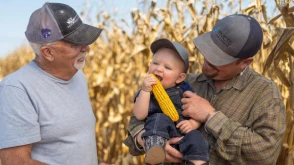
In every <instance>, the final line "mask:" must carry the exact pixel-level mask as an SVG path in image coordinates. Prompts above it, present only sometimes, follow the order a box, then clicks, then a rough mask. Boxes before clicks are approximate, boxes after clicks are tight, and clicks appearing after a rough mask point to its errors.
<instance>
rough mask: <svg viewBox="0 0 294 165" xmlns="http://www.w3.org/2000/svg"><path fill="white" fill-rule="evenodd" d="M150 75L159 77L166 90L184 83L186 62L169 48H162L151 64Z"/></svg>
mask: <svg viewBox="0 0 294 165" xmlns="http://www.w3.org/2000/svg"><path fill="white" fill-rule="evenodd" d="M149 73H153V74H154V75H156V76H157V78H158V79H159V80H160V81H161V83H162V86H163V87H164V89H167V88H170V87H173V86H175V85H176V84H177V83H180V82H182V81H183V80H184V79H185V75H186V74H185V73H184V62H183V61H182V60H181V58H180V56H179V55H178V54H177V53H176V52H174V51H173V50H170V49H167V48H161V49H159V50H158V51H157V52H156V53H155V54H154V56H153V59H152V61H151V63H150V67H149ZM183 75H184V79H183Z"/></svg>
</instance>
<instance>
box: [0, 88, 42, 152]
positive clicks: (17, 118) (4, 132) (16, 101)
mask: <svg viewBox="0 0 294 165" xmlns="http://www.w3.org/2000/svg"><path fill="white" fill-rule="evenodd" d="M40 140H41V135H40V125H39V123H38V113H37V112H36V110H35V107H34V105H33V104H32V102H31V100H30V98H29V95H28V94H27V92H26V91H24V90H23V89H21V88H19V87H15V86H6V85H2V86H0V149H2V148H9V147H15V146H21V145H26V144H31V143H35V142H37V141H40Z"/></svg>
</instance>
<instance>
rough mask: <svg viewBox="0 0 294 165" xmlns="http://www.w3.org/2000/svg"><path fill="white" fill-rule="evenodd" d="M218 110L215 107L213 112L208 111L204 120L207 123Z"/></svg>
mask: <svg viewBox="0 0 294 165" xmlns="http://www.w3.org/2000/svg"><path fill="white" fill-rule="evenodd" d="M216 112H217V111H216V110H215V109H214V110H213V111H212V112H208V113H207V115H206V117H205V119H204V122H205V123H206V122H207V121H208V120H209V119H210V118H211V117H213V116H214V115H215V114H216Z"/></svg>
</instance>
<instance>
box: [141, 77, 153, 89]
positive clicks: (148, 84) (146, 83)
mask: <svg viewBox="0 0 294 165" xmlns="http://www.w3.org/2000/svg"><path fill="white" fill-rule="evenodd" d="M154 84H156V79H155V78H154V77H153V76H151V75H150V74H148V75H147V76H145V77H144V80H143V85H142V90H143V91H145V92H151V91H152V85H154Z"/></svg>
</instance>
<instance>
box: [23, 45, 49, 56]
mask: <svg viewBox="0 0 294 165" xmlns="http://www.w3.org/2000/svg"><path fill="white" fill-rule="evenodd" d="M29 43H30V45H31V47H32V49H33V51H34V53H35V54H36V56H40V55H41V47H42V46H45V45H52V44H53V42H51V43H46V44H39V43H33V42H29Z"/></svg>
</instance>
